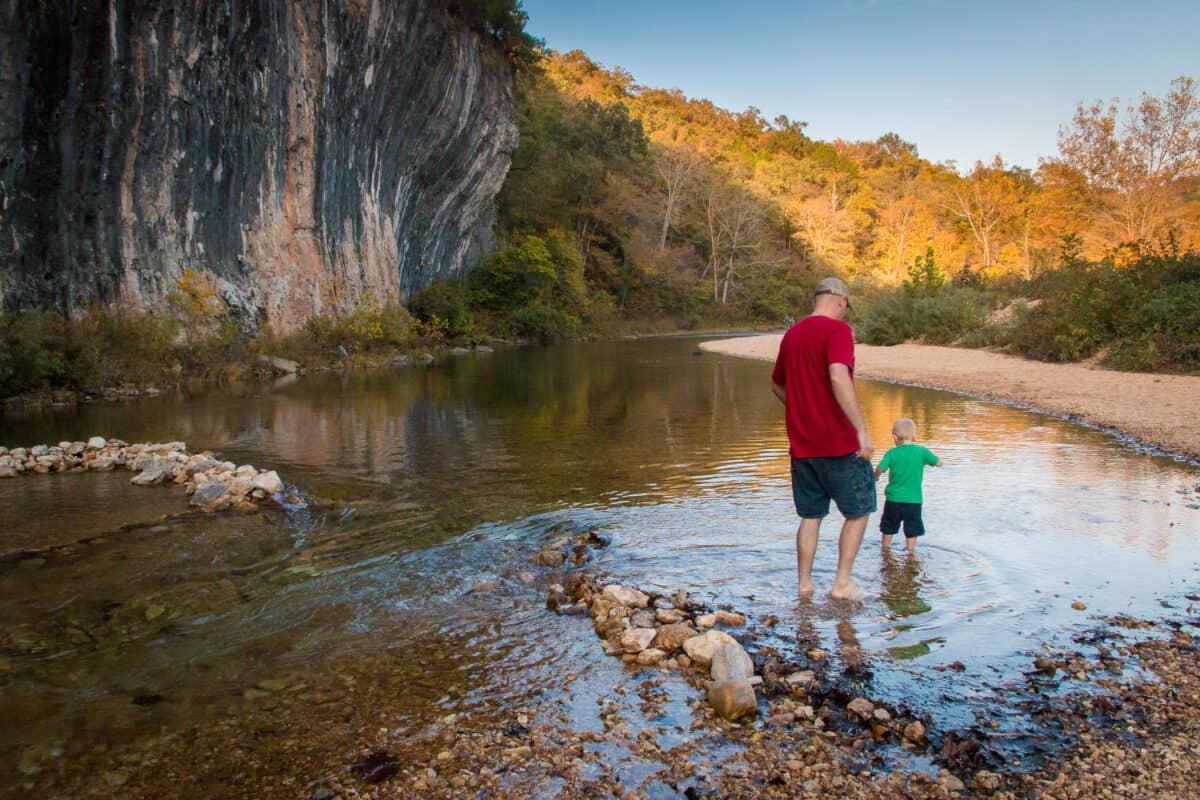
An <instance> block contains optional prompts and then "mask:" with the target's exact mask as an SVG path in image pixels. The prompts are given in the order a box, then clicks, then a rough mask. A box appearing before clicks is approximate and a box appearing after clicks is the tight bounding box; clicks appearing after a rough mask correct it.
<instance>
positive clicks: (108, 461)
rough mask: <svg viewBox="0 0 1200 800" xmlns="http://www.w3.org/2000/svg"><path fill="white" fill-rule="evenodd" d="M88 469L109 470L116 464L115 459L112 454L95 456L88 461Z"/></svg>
mask: <svg viewBox="0 0 1200 800" xmlns="http://www.w3.org/2000/svg"><path fill="white" fill-rule="evenodd" d="M87 466H88V469H90V470H94V471H96V472H109V471H110V470H113V469H115V468H116V466H117V459H115V458H113V457H112V456H97V457H96V458H94V459H92V460H91V461H90V462H88V465H87Z"/></svg>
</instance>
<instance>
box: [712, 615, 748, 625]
mask: <svg viewBox="0 0 1200 800" xmlns="http://www.w3.org/2000/svg"><path fill="white" fill-rule="evenodd" d="M713 616H714V617H715V618H716V619H715V622H716V624H717V625H719V626H721V627H723V628H736V627H737V626H739V625H745V624H746V615H745V614H738V613H735V612H733V611H718V612H717V613H716V614H714V615H713Z"/></svg>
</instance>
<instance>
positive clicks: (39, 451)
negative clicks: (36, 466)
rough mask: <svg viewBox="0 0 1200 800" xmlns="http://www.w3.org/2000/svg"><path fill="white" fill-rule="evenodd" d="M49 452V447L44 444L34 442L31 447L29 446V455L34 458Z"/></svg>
mask: <svg viewBox="0 0 1200 800" xmlns="http://www.w3.org/2000/svg"><path fill="white" fill-rule="evenodd" d="M49 452H50V448H49V447H46V445H44V444H35V445H34V446H33V447H31V448H29V455H31V456H33V457H34V458H37V457H39V456H44V455H46V454H47V453H49Z"/></svg>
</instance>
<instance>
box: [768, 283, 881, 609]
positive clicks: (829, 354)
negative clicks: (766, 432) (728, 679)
mask: <svg viewBox="0 0 1200 800" xmlns="http://www.w3.org/2000/svg"><path fill="white" fill-rule="evenodd" d="M850 307H851V306H850V289H849V288H848V287H847V286H846V284H845V283H844V282H842V281H840V280H838V279H837V278H826V279H825V280H823V281H821V282H820V283H818V284H817V288H816V290H815V291H814V293H813V313H812V314H810V315H809V316H807V317H805V318H804V319H802V320H800V321H799V322H798V323H796V324H795V325H793V326H792V327H791V328H789V329H788V331H787V333H785V334H784V335H783V341H782V342H780V344H779V356H778V357H777V358H776V359H775V370H774V372H773V373H772V375H771V381H772V386H771V389H772V391H773V392H774V393H775V396H776V397H778V398H779V401H780V402H781V403H783V406H784V409H785V417H786V421H787V434H788V442H789V445H790V447H789V450H790V452H791V456H792V499H793V501H794V502H795V504H796V514H797V515H799V517H800V527H799V528H798V529H797V531H796V569H797V571H798V573H799V576H800V593H801V594H811V593H812V592H813V590H814V588H815V587H814V586H813V580H812V568H813V558H814V557H815V556H816V553H817V537H818V534H819V533H820V528H821V520H822V519H824V517H825V516H826V515H827V514H828V513H829V501H830V500H831V499H832V500H833V501H834V502H835V503H837V507H838V511H840V512H842V515H843V516H844V517H845V518H846V521H845V522H844V523H843V524H842V533H841V538H840V539H839V540H838V562H837V575H836V576H835V577H834V580H833V590H832V591H831V592H830V596H831V597H833V598H835V599H845V600H858V599H861V598H862V597H863V591H862V589H860V588H859V587H858V584H856V583H855V582H854V577H853V575H852V571H853V569H854V559H855V558H856V557H857V556H858V548H859V546H860V545H861V544H862V539H863V532H864V531H865V530H866V528H867V516H868V515H869V514H870V513H871V512H873V511H874V510H875V507H876V500H875V475H874V473H873V471H872V469H871V460H870V459H871V454H872V453H874V452H875V445H874V443H873V442H872V441H871V435H870V434H869V433H867V425H866V422H865V421H864V420H863V415H862V411H861V409H860V408H859V406H858V395H857V394H856V393H855V391H854V334H853V332H852V331H851V330H850V326H849V325H847V324H846V323H845V322H843V321H842V318H843V317H845V316H846V312H847V311H848V310H850Z"/></svg>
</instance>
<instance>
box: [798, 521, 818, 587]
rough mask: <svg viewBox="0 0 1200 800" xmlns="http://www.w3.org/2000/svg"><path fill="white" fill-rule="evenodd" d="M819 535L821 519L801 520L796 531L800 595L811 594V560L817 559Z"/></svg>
mask: <svg viewBox="0 0 1200 800" xmlns="http://www.w3.org/2000/svg"><path fill="white" fill-rule="evenodd" d="M820 533H821V517H817V518H815V519H801V520H800V527H799V528H797V529H796V572H797V574H798V575H799V577H800V594H802V595H805V594H812V593H813V591H814V590H815V589H816V588H817V587H816V586H814V585H813V579H812V568H813V559H815V558H816V557H817V537H818V536H819V535H820Z"/></svg>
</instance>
